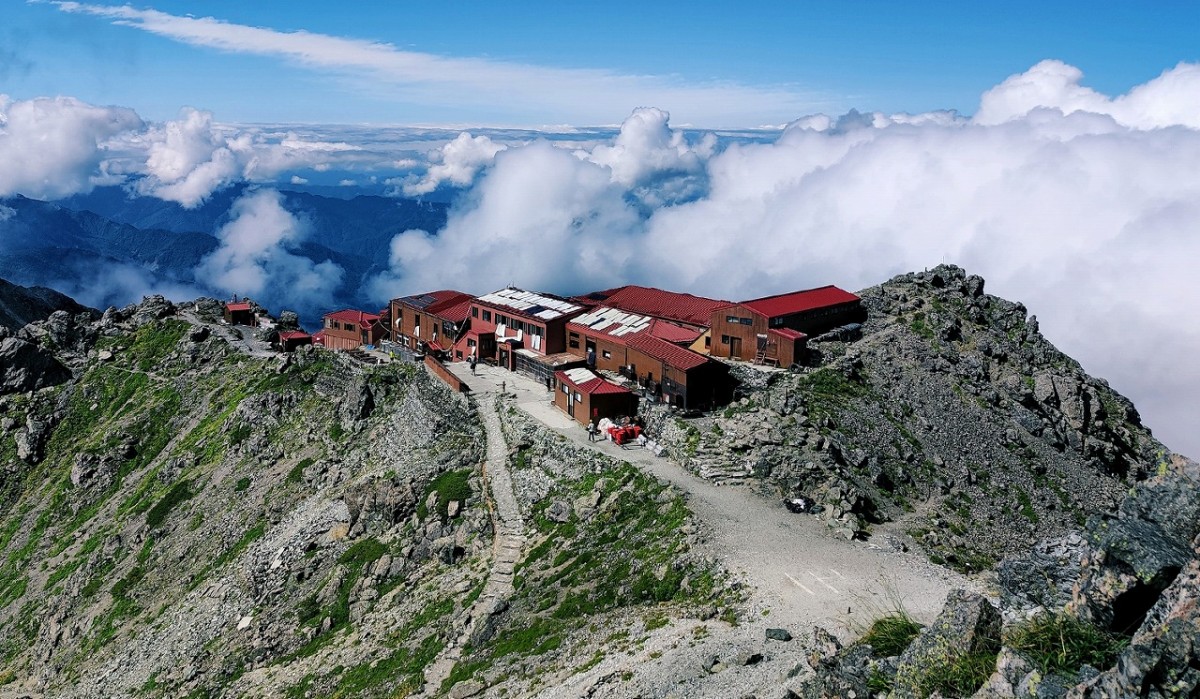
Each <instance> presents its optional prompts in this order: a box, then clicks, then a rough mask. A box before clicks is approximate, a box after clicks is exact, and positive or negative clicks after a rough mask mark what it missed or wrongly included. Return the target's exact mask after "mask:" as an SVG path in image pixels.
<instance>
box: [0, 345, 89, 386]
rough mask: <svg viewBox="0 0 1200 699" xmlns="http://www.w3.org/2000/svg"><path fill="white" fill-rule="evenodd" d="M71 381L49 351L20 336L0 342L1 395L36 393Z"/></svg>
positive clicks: (69, 375)
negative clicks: (68, 380)
mask: <svg viewBox="0 0 1200 699" xmlns="http://www.w3.org/2000/svg"><path fill="white" fill-rule="evenodd" d="M69 378H71V372H70V371H69V370H68V369H67V368H66V367H65V366H63V365H62V363H61V362H59V361H58V360H57V359H56V358H55V357H54V354H53V353H51V352H50V351H49V350H46V349H44V348H42V347H39V346H37V345H35V344H33V343H31V342H26V341H25V340H22V339H20V338H16V337H6V338H4V339H3V340H0V395H5V394H9V393H23V392H26V391H36V390H39V389H42V388H46V387H48V386H56V385H58V384H60V383H62V382H64V381H66V380H67V379H69Z"/></svg>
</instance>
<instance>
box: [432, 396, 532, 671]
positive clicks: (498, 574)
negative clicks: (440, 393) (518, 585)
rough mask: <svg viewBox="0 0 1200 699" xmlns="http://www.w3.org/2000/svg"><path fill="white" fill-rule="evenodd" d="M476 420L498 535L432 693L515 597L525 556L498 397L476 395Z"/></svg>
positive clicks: (438, 668) (443, 658) (434, 667)
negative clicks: (481, 585) (477, 635)
mask: <svg viewBox="0 0 1200 699" xmlns="http://www.w3.org/2000/svg"><path fill="white" fill-rule="evenodd" d="M475 398H476V400H477V408H478V413H479V417H480V419H481V420H482V422H483V427H484V430H485V431H486V432H487V460H486V465H485V466H484V471H483V476H484V479H485V480H486V482H487V484H488V486H489V489H490V491H491V500H490V502H489V506H490V508H491V511H492V526H493V527H494V529H495V532H496V535H495V538H494V539H493V542H492V569H491V571H490V572H489V573H488V579H487V583H486V584H485V585H484V588H483V593H482V594H480V596H479V599H477V600H475V603H474V604H473V605H471V608H470V609H468V610H466V611H465V612H464V613H463V616H462V620H464V621H465V622H466V623H465V629H464V630H463V632H462V633H461V634H459V637H458V638H457V639H456V640H455V641H454V642H453V643H451V644H450V645H449V646H448V647H447V648H446V650H445V651H443V653H442V656H441V657H439V658H438V659H437V660H436V661H434V662H433V663H432V664H431V665H430V666H429V669H428V670H427V671H426V673H425V681H426V682H427V683H428V684H429V686H430V687H432V688H434V689H435V690H436V688H438V687H440V686H441V684H442V682H443V681H444V680H445V679H446V677H448V676H449V675H450V671H451V670H453V669H454V665H455V663H457V662H458V661H459V659H460V658H461V657H462V649H463V647H464V646H465V645H467V643H468V641H469V640H470V638H471V635H472V633H474V632H475V630H476V628H477V627H478V625H479V624H481V623H482V622H483V621H484V620H486V619H487V617H488V616H489V615H490V614H491V613H492V612H493V611H494V610H499V609H501V608H502V606H503V605H504V603H505V602H506V601H507V600H508V598H509V597H510V596H511V595H512V592H513V572H514V570H515V568H516V565H517V563H518V562H519V561H520V560H521V556H522V555H523V553H524V551H525V521H524V519H523V518H522V517H521V508H520V507H519V506H518V505H517V497H516V495H515V493H514V492H513V485H512V475H511V474H510V472H509V470H508V444H507V443H506V442H505V441H504V432H503V431H502V430H501V428H500V416H499V415H498V414H497V413H496V394H495V392H491V391H481V392H480V393H477V394H475Z"/></svg>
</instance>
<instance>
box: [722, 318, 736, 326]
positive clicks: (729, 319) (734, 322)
mask: <svg viewBox="0 0 1200 699" xmlns="http://www.w3.org/2000/svg"><path fill="white" fill-rule="evenodd" d="M725 322H726V323H729V324H730V325H737V324H738V317H737V316H725Z"/></svg>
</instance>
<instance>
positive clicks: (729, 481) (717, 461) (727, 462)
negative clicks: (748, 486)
mask: <svg viewBox="0 0 1200 699" xmlns="http://www.w3.org/2000/svg"><path fill="white" fill-rule="evenodd" d="M690 466H691V470H692V471H694V472H695V473H696V474H697V475H699V476H700V477H701V478H703V479H705V480H708V481H712V482H713V483H715V484H716V485H742V484H744V483H745V482H746V481H748V480H750V479H751V478H753V477H754V469H753V468H752V467H750V466H748V465H746V464H742V463H738V462H737V461H734V460H732V459H724V458H720V457H717V458H713V457H705V458H696V459H692V462H691V464H690Z"/></svg>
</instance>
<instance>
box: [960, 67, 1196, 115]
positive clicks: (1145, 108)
mask: <svg viewBox="0 0 1200 699" xmlns="http://www.w3.org/2000/svg"><path fill="white" fill-rule="evenodd" d="M1082 80H1083V71H1081V70H1079V69H1078V68H1076V67H1075V66H1072V65H1068V64H1066V63H1063V62H1062V61H1055V60H1046V61H1042V62H1041V63H1038V64H1037V65H1035V66H1033V67H1032V68H1030V69H1029V70H1027V71H1025V72H1024V73H1021V74H1019V75H1014V76H1011V77H1010V78H1008V79H1007V80H1005V81H1004V82H1002V83H1000V84H999V85H997V86H996V87H994V88H992V89H991V90H988V91H987V92H985V93H984V95H983V99H982V100H981V101H980V105H979V111H978V112H977V113H976V114H975V121H976V123H980V124H999V123H1001V122H1004V121H1008V120H1010V119H1014V118H1017V117H1021V116H1024V115H1026V114H1028V113H1029V112H1031V111H1033V110H1035V109H1038V108H1049V109H1057V110H1059V111H1061V112H1063V113H1064V114H1070V113H1072V112H1089V113H1092V114H1104V115H1108V116H1110V117H1112V118H1113V119H1115V120H1116V121H1117V122H1118V123H1120V124H1123V125H1125V126H1129V127H1132V128H1135V129H1155V128H1161V127H1166V126H1188V127H1191V128H1200V65H1197V64H1195V63H1180V64H1179V65H1177V66H1175V67H1174V68H1172V69H1170V70H1167V71H1165V72H1164V73H1163V74H1162V75H1160V76H1158V77H1157V78H1155V79H1153V80H1151V81H1149V82H1147V83H1145V84H1143V85H1139V86H1137V87H1136V88H1134V89H1133V90H1130V91H1129V92H1128V93H1127V94H1124V95H1120V96H1118V97H1108V96H1107V95H1103V94H1101V93H1099V92H1097V91H1095V90H1093V89H1092V88H1090V87H1085V86H1084V85H1082V84H1081V81H1082Z"/></svg>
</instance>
